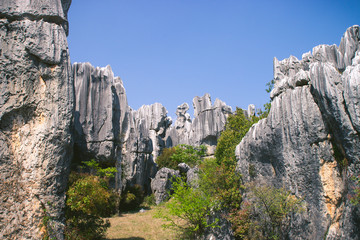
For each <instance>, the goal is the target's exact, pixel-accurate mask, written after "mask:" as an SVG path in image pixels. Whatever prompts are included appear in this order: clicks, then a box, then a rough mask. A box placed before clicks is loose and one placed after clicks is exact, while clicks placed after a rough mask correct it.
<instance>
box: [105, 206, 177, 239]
mask: <svg viewBox="0 0 360 240" xmlns="http://www.w3.org/2000/svg"><path fill="white" fill-rule="evenodd" d="M156 208H157V207H154V208H152V209H150V210H146V211H145V212H143V213H140V212H137V213H125V214H122V215H121V216H116V217H112V218H108V220H109V221H110V224H111V227H110V228H109V229H108V231H107V233H106V239H117V240H175V239H177V237H176V232H175V231H174V230H172V229H164V228H163V227H161V226H162V225H163V224H165V223H166V222H165V221H164V220H163V219H159V218H154V217H153V216H154V215H155V214H156V212H157V209H156Z"/></svg>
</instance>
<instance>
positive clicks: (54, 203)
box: [0, 0, 74, 239]
mask: <svg viewBox="0 0 360 240" xmlns="http://www.w3.org/2000/svg"><path fill="white" fill-rule="evenodd" d="M70 2H71V1H70V0H62V1H60V0H51V1H50V0H36V1H29V0H27V1H26V0H25V1H21V0H2V1H0V96H1V97H0V179H1V180H0V238H1V239H41V238H42V236H43V233H44V232H45V231H47V229H46V227H44V226H42V221H43V219H44V217H46V218H47V219H48V220H49V224H48V226H47V227H50V228H51V230H49V229H48V232H51V238H52V239H63V232H64V212H63V207H64V204H65V202H64V200H65V189H66V185H67V176H68V167H69V165H70V161H71V158H72V141H71V122H72V116H73V106H74V104H73V101H74V97H73V94H74V92H73V82H72V77H71V70H70V69H71V64H70V60H69V52H68V44H67V40H66V36H67V33H68V21H67V11H68V8H69V6H70Z"/></svg>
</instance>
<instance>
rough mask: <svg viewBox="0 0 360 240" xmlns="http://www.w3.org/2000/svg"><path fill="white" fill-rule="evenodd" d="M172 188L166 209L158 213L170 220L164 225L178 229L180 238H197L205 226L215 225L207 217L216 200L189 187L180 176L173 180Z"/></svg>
mask: <svg viewBox="0 0 360 240" xmlns="http://www.w3.org/2000/svg"><path fill="white" fill-rule="evenodd" d="M173 190H174V193H173V194H172V196H171V197H172V198H171V200H170V201H169V202H167V203H166V205H165V206H166V209H167V210H168V211H167V212H161V213H160V217H161V218H163V219H165V220H167V221H169V222H170V223H169V224H167V225H165V227H170V228H175V229H177V230H178V231H180V232H181V234H182V236H181V237H182V239H197V238H199V237H200V236H202V234H203V233H204V231H205V229H206V228H208V227H216V221H215V222H213V223H210V224H209V223H208V219H207V216H209V215H210V214H211V211H212V210H214V209H215V207H216V202H214V201H212V198H211V196H210V195H209V194H207V193H205V192H203V191H201V190H200V189H198V188H191V187H190V186H188V185H187V184H186V182H184V181H182V180H181V178H178V179H177V181H175V182H173ZM174 217H176V218H178V219H181V220H182V221H178V220H176V219H175V218H174Z"/></svg>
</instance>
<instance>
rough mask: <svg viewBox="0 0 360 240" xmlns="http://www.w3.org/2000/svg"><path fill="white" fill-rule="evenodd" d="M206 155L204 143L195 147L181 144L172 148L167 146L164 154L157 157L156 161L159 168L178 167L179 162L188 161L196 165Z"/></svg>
mask: <svg viewBox="0 0 360 240" xmlns="http://www.w3.org/2000/svg"><path fill="white" fill-rule="evenodd" d="M205 155H206V147H205V146H203V145H201V146H199V147H193V146H190V145H186V144H180V145H177V146H175V147H172V148H165V149H164V150H163V152H162V154H161V155H160V156H159V157H158V158H157V159H156V163H157V165H158V167H159V169H160V168H163V167H167V168H171V169H177V168H178V165H179V163H186V164H188V165H189V166H190V167H194V166H195V165H197V164H198V163H199V162H200V161H201V160H202V158H203V157H205Z"/></svg>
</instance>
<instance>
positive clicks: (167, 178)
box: [151, 168, 180, 205]
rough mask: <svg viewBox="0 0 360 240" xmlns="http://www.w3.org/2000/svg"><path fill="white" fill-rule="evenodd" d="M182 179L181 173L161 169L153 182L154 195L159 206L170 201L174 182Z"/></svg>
mask: <svg viewBox="0 0 360 240" xmlns="http://www.w3.org/2000/svg"><path fill="white" fill-rule="evenodd" d="M177 177H180V174H179V171H175V170H173V169H170V168H161V169H160V170H159V171H158V172H157V173H156V175H155V178H153V179H152V180H151V189H152V193H153V194H154V196H155V202H156V204H157V205H159V204H160V203H162V202H163V201H165V200H166V199H168V197H169V192H170V191H171V188H172V182H173V181H174V180H175V179H176V178H177Z"/></svg>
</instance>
